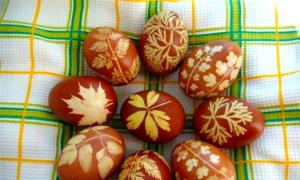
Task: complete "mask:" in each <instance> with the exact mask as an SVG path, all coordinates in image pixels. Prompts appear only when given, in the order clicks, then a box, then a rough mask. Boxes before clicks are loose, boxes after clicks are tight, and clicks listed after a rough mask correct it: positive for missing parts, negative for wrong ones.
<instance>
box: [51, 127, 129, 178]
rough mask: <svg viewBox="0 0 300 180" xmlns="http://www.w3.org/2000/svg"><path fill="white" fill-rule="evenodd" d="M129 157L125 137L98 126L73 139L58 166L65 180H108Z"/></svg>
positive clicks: (67, 145)
mask: <svg viewBox="0 0 300 180" xmlns="http://www.w3.org/2000/svg"><path fill="white" fill-rule="evenodd" d="M124 154H125V143H124V139H123V136H122V135H121V134H120V133H119V132H117V131H116V130H114V129H113V128H111V127H108V126H94V127H90V128H86V129H84V130H82V131H80V132H79V133H78V134H77V135H75V136H74V137H72V138H71V139H70V140H69V141H68V143H67V144H66V146H65V147H64V149H63V150H62V152H61V154H60V158H59V160H58V164H57V172H58V176H59V178H60V179H61V180H83V179H88V180H99V179H100V180H104V179H109V177H111V175H112V174H113V173H114V172H115V171H116V169H117V168H118V167H119V166H120V164H121V163H122V160H123V158H124Z"/></svg>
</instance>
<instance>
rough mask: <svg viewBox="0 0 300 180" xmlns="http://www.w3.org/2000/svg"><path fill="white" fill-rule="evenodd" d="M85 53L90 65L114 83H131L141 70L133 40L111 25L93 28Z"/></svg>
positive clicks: (84, 46) (88, 36) (85, 46)
mask: <svg viewBox="0 0 300 180" xmlns="http://www.w3.org/2000/svg"><path fill="white" fill-rule="evenodd" d="M83 53H84V56H85V59H86V62H87V64H88V65H89V67H90V68H91V69H92V70H94V72H96V73H97V75H98V76H99V77H100V78H102V79H104V80H106V81H107V82H109V83H110V84H113V85H124V84H128V83H130V82H131V81H133V80H134V79H135V78H136V76H137V74H138V72H139V71H140V58H139V55H138V53H137V50H136V48H135V46H134V44H133V42H132V41H131V40H130V39H129V38H128V37H127V36H126V35H125V34H123V33H121V32H120V31H118V30H116V29H113V28H110V27H97V28H95V29H93V30H92V31H91V32H90V33H89V34H88V35H87V37H86V38H85V40H84V44H83Z"/></svg>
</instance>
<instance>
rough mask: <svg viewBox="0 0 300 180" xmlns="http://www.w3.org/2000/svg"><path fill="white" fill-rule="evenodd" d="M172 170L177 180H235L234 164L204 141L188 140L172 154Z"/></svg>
mask: <svg viewBox="0 0 300 180" xmlns="http://www.w3.org/2000/svg"><path fill="white" fill-rule="evenodd" d="M171 159H172V160H171V161H172V164H171V166H172V170H173V173H174V175H175V179H176V180H184V179H191V180H192V179H193V180H194V179H195V180H196V179H203V180H215V179H218V180H235V179H236V175H235V169H234V165H233V163H232V162H231V161H230V160H229V159H228V157H227V156H226V154H225V153H223V152H222V151H221V150H220V149H218V148H217V147H215V146H213V145H211V144H208V143H206V142H203V141H196V140H188V141H183V142H181V143H179V144H177V145H176V146H175V147H174V149H173V152H172V158H171Z"/></svg>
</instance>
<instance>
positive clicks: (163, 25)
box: [139, 10, 188, 75]
mask: <svg viewBox="0 0 300 180" xmlns="http://www.w3.org/2000/svg"><path fill="white" fill-rule="evenodd" d="M139 45H140V54H141V58H142V61H143V64H144V65H145V67H146V69H147V70H148V71H150V72H151V73H153V74H158V75H166V74H169V73H171V72H173V71H175V70H176V68H177V67H178V65H179V63H180V61H181V60H183V58H184V57H185V55H186V52H187V50H188V33H187V30H186V27H185V24H184V22H183V20H182V19H181V18H180V16H179V15H178V14H177V13H176V12H174V11H169V10H165V11H161V12H159V13H157V14H155V15H154V16H152V17H151V18H150V19H149V21H148V22H147V24H146V25H145V28H144V31H143V33H142V35H141V39H140V44H139Z"/></svg>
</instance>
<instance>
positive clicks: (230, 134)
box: [194, 97, 265, 148]
mask: <svg viewBox="0 0 300 180" xmlns="http://www.w3.org/2000/svg"><path fill="white" fill-rule="evenodd" d="M194 127H195V132H196V134H198V135H199V136H200V137H201V138H203V139H205V140H206V141H208V142H210V143H212V144H214V145H216V146H219V147H224V148H234V147H240V146H243V145H247V144H250V143H252V142H253V141H255V140H256V139H257V138H259V137H260V136H261V135H262V133H263V131H264V128H265V121H264V118H263V115H262V113H261V112H260V111H259V110H258V109H257V108H256V107H255V106H254V105H252V104H251V103H249V102H247V101H245V100H242V99H239V98H235V97H214V98H212V99H209V100H207V101H205V102H204V103H202V104H201V105H200V106H199V107H198V108H197V109H196V111H195V113H194Z"/></svg>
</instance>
